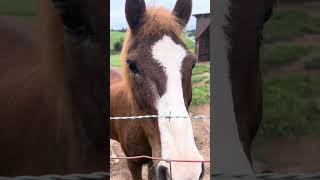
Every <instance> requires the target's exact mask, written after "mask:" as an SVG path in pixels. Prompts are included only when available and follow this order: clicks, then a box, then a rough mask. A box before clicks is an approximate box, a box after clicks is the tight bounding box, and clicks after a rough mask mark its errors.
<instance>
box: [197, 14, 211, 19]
mask: <svg viewBox="0 0 320 180" xmlns="http://www.w3.org/2000/svg"><path fill="white" fill-rule="evenodd" d="M193 16H194V17H196V18H199V17H201V16H204V17H208V16H210V13H201V14H194V15H193Z"/></svg>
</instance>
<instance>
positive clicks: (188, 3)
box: [172, 0, 192, 27]
mask: <svg viewBox="0 0 320 180" xmlns="http://www.w3.org/2000/svg"><path fill="white" fill-rule="evenodd" d="M191 12H192V0H177V3H176V5H175V6H174V9H173V11H172V14H173V15H175V16H176V17H177V18H178V20H179V22H180V23H181V25H182V26H184V27H185V26H186V25H187V24H188V21H189V19H190V16H191Z"/></svg>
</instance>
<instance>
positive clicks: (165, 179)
mask: <svg viewBox="0 0 320 180" xmlns="http://www.w3.org/2000/svg"><path fill="white" fill-rule="evenodd" d="M157 174H158V179H159V180H169V171H168V168H166V167H164V166H160V167H159V168H158V173H157Z"/></svg>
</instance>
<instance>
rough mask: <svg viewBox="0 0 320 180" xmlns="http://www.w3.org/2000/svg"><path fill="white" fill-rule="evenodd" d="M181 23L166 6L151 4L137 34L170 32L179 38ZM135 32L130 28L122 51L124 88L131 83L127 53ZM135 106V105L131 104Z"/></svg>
mask: <svg viewBox="0 0 320 180" xmlns="http://www.w3.org/2000/svg"><path fill="white" fill-rule="evenodd" d="M181 24H182V23H179V20H178V19H177V18H176V17H175V16H174V15H173V14H172V13H171V11H169V10H168V9H167V8H165V7H162V6H160V7H154V6H149V7H147V9H146V13H145V16H144V19H143V25H142V26H141V27H140V29H139V32H138V33H137V34H136V35H137V36H139V38H143V39H144V38H149V37H157V36H161V35H163V34H164V33H165V32H169V33H171V34H173V35H175V36H176V37H178V38H180V39H181V38H182V34H183V29H184V27H183V26H182V25H181ZM132 36H133V34H132V32H131V30H130V28H128V30H127V32H126V35H125V39H124V42H123V48H122V52H121V64H122V77H123V80H124V84H123V85H124V86H125V87H123V88H125V89H127V90H129V89H130V88H131V83H130V80H129V75H128V73H129V69H128V66H126V59H127V53H128V49H129V46H130V42H131V38H132ZM127 92H128V93H129V94H128V95H127V96H128V97H127V98H128V102H129V104H130V105H134V102H133V97H132V94H130V92H131V91H127ZM131 107H134V106H131Z"/></svg>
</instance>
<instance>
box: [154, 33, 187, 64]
mask: <svg viewBox="0 0 320 180" xmlns="http://www.w3.org/2000/svg"><path fill="white" fill-rule="evenodd" d="M151 52H152V56H153V58H154V59H155V60H156V61H157V62H158V63H160V64H161V65H162V66H164V67H165V68H167V70H169V69H171V68H180V67H181V64H182V61H183V60H184V58H185V57H186V55H187V51H186V50H185V48H184V47H183V46H182V45H181V44H178V43H176V42H174V41H173V39H172V38H171V37H170V36H167V35H164V36H163V37H162V38H161V39H159V40H158V41H156V42H155V43H154V44H153V46H152V51H151Z"/></svg>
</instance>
